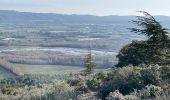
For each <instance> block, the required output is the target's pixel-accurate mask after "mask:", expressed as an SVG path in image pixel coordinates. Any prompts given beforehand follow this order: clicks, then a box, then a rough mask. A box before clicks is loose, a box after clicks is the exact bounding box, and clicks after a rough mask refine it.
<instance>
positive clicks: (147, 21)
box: [130, 11, 168, 43]
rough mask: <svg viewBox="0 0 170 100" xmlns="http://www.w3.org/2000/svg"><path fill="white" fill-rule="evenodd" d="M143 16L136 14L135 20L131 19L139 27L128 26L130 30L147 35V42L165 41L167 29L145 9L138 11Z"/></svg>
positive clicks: (166, 39)
mask: <svg viewBox="0 0 170 100" xmlns="http://www.w3.org/2000/svg"><path fill="white" fill-rule="evenodd" d="M139 12H140V13H143V14H144V15H145V16H137V20H132V23H134V24H136V25H137V26H139V28H130V30H131V32H134V33H139V34H143V35H145V36H146V37H148V40H147V41H148V42H153V43H167V41H168V35H167V34H168V31H167V29H166V28H163V27H162V25H161V24H160V23H159V22H158V21H156V19H155V18H154V17H153V16H152V15H150V14H149V13H147V12H145V11H139Z"/></svg>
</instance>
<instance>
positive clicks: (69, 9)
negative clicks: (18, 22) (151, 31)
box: [0, 0, 170, 16]
mask: <svg viewBox="0 0 170 100" xmlns="http://www.w3.org/2000/svg"><path fill="white" fill-rule="evenodd" d="M0 10H17V11H24V12H40V13H62V14H90V15H100V16H105V15H136V11H141V10H142V11H148V12H150V13H151V14H153V15H168V16H170V0H0Z"/></svg>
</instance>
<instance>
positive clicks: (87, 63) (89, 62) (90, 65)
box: [84, 47, 96, 75]
mask: <svg viewBox="0 0 170 100" xmlns="http://www.w3.org/2000/svg"><path fill="white" fill-rule="evenodd" d="M84 67H85V68H86V69H85V70H84V74H85V75H88V74H92V73H93V71H94V68H95V67H96V64H95V63H94V61H93V58H92V53H91V47H90V50H89V53H88V54H87V55H86V57H85V60H84Z"/></svg>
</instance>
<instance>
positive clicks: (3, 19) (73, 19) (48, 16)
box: [0, 10, 170, 26]
mask: <svg viewBox="0 0 170 100" xmlns="http://www.w3.org/2000/svg"><path fill="white" fill-rule="evenodd" d="M155 17H156V18H157V19H158V20H159V21H160V22H162V23H164V24H166V25H168V26H169V25H170V24H169V23H170V17H169V16H155ZM134 18H135V16H117V15H111V16H93V15H64V14H54V13H31V12H17V11H9V10H0V23H1V24H2V23H3V24H42V23H43V24H44V23H45V24H61V23H119V24H121V23H128V22H129V21H130V20H132V19H134Z"/></svg>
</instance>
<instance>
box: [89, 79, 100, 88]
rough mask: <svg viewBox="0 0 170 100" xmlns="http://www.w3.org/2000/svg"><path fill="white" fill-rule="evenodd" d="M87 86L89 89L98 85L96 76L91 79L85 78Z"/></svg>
mask: <svg viewBox="0 0 170 100" xmlns="http://www.w3.org/2000/svg"><path fill="white" fill-rule="evenodd" d="M86 84H87V86H88V88H89V89H91V90H96V89H98V87H99V81H98V80H97V79H96V78H93V79H91V80H87V83H86Z"/></svg>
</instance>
